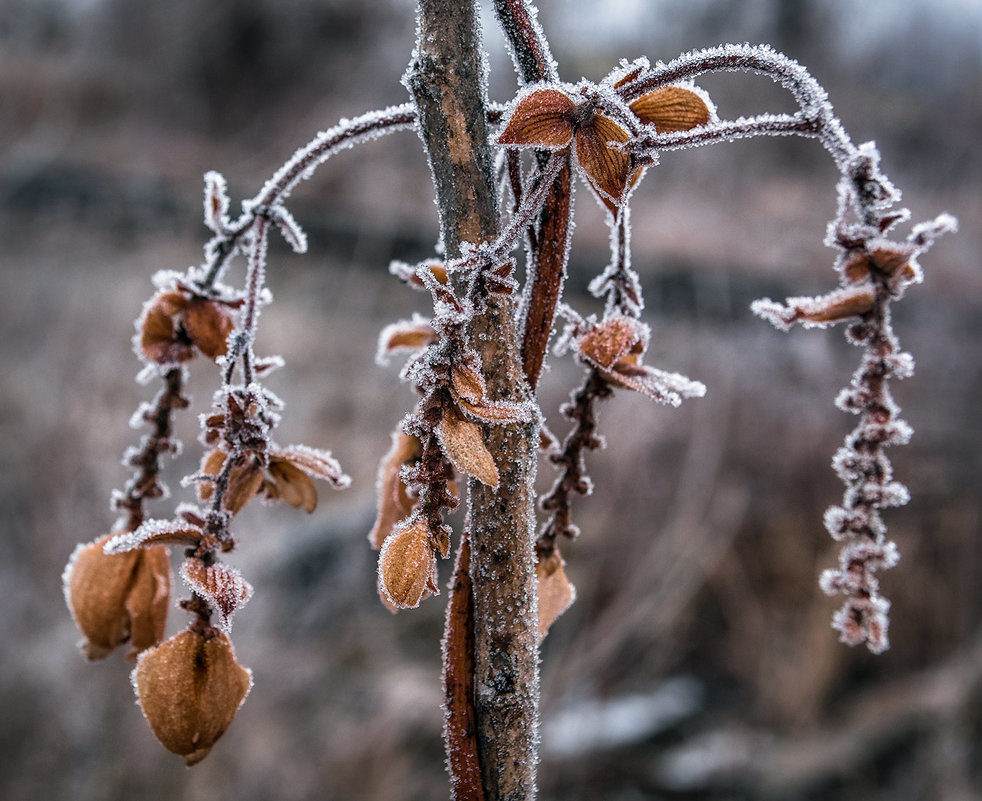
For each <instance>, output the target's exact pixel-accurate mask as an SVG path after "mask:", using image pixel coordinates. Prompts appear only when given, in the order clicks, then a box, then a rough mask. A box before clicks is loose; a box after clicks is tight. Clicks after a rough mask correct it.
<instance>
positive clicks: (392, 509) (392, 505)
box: [368, 431, 422, 550]
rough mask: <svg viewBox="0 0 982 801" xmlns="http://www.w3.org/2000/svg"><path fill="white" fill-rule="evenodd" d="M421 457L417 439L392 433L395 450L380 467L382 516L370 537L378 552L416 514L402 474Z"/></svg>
mask: <svg viewBox="0 0 982 801" xmlns="http://www.w3.org/2000/svg"><path fill="white" fill-rule="evenodd" d="M421 453H422V446H421V445H420V441H419V440H418V439H417V438H416V437H411V436H409V435H408V434H403V433H401V432H399V431H394V432H392V446H391V447H390V448H389V452H388V453H387V454H385V456H383V457H382V461H381V463H380V464H379V471H378V481H377V484H376V486H377V488H378V516H377V517H376V519H375V525H374V527H373V528H372V530H371V532H370V533H369V535H368V541H369V542H370V543H371V544H372V547H373V548H375V549H376V550H378V549H379V548H381V547H382V543H383V542H385V538H386V537H388V536H389V534H391V533H392V529H393V527H394V526H395V525H396V523H398V522H399V521H400V520H403V519H404V518H407V517H409V514H410V513H411V512H412V508H413V500H412V499H411V498H410V497H409V493H408V491H407V489H406V485H405V484H404V483H403V481H402V477H401V475H400V473H401V471H402V466H403V465H404V464H407V463H409V462H411V461H415V460H416V459H418V458H419V456H420V454H421Z"/></svg>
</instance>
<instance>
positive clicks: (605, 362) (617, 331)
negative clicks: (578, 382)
mask: <svg viewBox="0 0 982 801" xmlns="http://www.w3.org/2000/svg"><path fill="white" fill-rule="evenodd" d="M643 338H644V329H643V328H641V325H640V324H639V323H638V322H637V321H636V320H633V319H631V318H630V317H625V316H623V315H613V316H611V317H608V318H607V319H605V320H603V321H602V322H600V323H597V324H596V325H594V326H592V327H591V329H590V330H589V331H588V332H587V333H586V334H584V335H583V336H582V337H581V338H580V339H579V341H578V342H577V345H578V347H579V350H580V353H581V354H582V355H583V356H584V357H585V358H586V359H587V361H589V362H590V363H591V364H594V365H596V366H597V367H601V368H605V369H606V368H610V367H612V366H613V365H614V363H615V362H617V361H618V360H619V359H622V358H623V357H624V356H626V355H627V354H628V353H630V352H631V350H632V349H634V348H635V346H636V345H638V343H641V342H642V341H643Z"/></svg>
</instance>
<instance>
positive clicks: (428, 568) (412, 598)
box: [378, 517, 440, 609]
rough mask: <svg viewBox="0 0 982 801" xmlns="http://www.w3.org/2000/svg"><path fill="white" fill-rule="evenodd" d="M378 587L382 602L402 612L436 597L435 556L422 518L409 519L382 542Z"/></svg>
mask: <svg viewBox="0 0 982 801" xmlns="http://www.w3.org/2000/svg"><path fill="white" fill-rule="evenodd" d="M378 586H379V593H380V594H381V595H382V598H383V600H385V601H389V602H390V603H392V604H394V605H395V606H397V607H400V608H402V609H414V608H415V607H417V606H419V603H420V601H422V600H423V599H424V598H426V597H428V596H430V595H438V594H439V592H440V590H439V588H438V587H437V585H436V552H435V550H434V547H433V542H432V537H431V536H430V529H429V526H428V525H427V523H426V520H425V518H423V517H416V518H415V519H413V518H410V519H409V520H407V521H405V522H404V523H403V524H401V525H399V526H397V527H396V528H395V530H394V531H393V532H392V533H391V534H390V535H389V536H388V537H387V538H386V540H385V542H384V543H383V544H382V550H381V551H380V552H379V558H378Z"/></svg>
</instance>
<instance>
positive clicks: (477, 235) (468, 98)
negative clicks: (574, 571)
mask: <svg viewBox="0 0 982 801" xmlns="http://www.w3.org/2000/svg"><path fill="white" fill-rule="evenodd" d="M418 13H419V31H418V40H417V49H416V51H415V53H414V57H413V62H412V64H411V65H410V69H409V72H408V74H407V81H406V82H407V85H408V87H409V89H410V91H411V92H412V94H413V96H414V98H415V100H416V103H417V106H418V108H419V120H420V123H419V126H420V135H421V137H422V139H423V142H424V145H425V147H426V151H427V154H428V156H429V159H430V165H431V168H432V171H433V178H434V185H435V187H436V193H437V203H438V205H439V208H440V225H441V229H442V236H443V242H444V246H445V248H446V256H447V257H448V258H453V257H455V256H457V255H459V254H460V250H461V245H462V244H463V243H465V242H470V243H479V242H482V241H488V240H492V239H494V238H495V237H496V236H497V234H498V231H499V214H498V207H497V193H496V191H495V185H494V176H493V170H492V167H493V165H492V158H491V151H490V148H489V146H488V139H487V130H486V123H485V119H486V116H485V111H486V91H485V76H484V74H483V65H482V61H481V52H482V50H481V42H480V35H479V29H478V25H477V21H476V8H475V6H474V4H473V2H470V0H419V2H418ZM470 333H471V338H472V341H473V342H474V345H475V347H476V348H477V350H478V351H479V353H480V354H481V357H482V359H483V362H484V370H485V381H486V382H487V387H488V395H489V397H490V398H491V399H493V400H510V401H519V402H523V401H527V400H528V396H529V390H528V386H527V384H526V382H525V379H524V376H523V370H522V363H521V355H520V354H521V347H520V342H519V339H518V334H517V331H516V323H515V298H513V297H511V296H502V295H492V296H491V298H490V300H489V302H488V304H487V306H486V308H484V309H483V310H482V311H481V312H480V313H479V314H478V315H477V316H476V317H475V319H474V322H473V326H472V329H471V332H470ZM486 441H487V443H488V447H489V448H490V450H491V452H492V453H493V454H494V456H495V460H496V462H497V466H498V471H499V474H500V483H499V485H498V488H497V489H495V490H493V489H491V488H490V487H487V486H485V485H484V484H481V483H480V482H478V481H476V480H473V479H472V480H471V481H470V482H469V486H468V495H469V505H470V515H469V526H470V542H471V554H470V559H471V563H470V575H471V579H472V586H473V610H474V616H473V623H474V654H473V664H474V679H473V702H474V718H475V721H476V732H475V736H476V745H477V748H476V752H477V759H478V762H479V768H480V775H481V779H482V784H483V794H484V797H485V798H486V799H487V801H529V800H530V799H533V798H534V797H535V769H536V761H537V755H536V740H537V731H536V730H537V726H538V637H537V631H536V625H537V614H538V613H537V607H536V594H535V570H534V550H533V545H534V537H535V514H534V508H535V507H534V501H535V496H534V493H533V490H532V481H533V479H534V475H535V449H536V445H537V442H538V425H537V423H535V422H530V423H524V424H508V425H500V426H493V427H490V428H489V429H488V430H487V431H486Z"/></svg>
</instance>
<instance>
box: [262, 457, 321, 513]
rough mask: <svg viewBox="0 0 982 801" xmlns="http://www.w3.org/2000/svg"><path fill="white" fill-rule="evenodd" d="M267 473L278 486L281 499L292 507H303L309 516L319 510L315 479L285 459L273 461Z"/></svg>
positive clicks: (277, 490)
mask: <svg viewBox="0 0 982 801" xmlns="http://www.w3.org/2000/svg"><path fill="white" fill-rule="evenodd" d="M267 472H268V473H269V475H270V478H272V480H273V482H274V483H275V484H276V493H277V496H278V497H279V498H281V499H282V500H284V501H286V502H287V503H288V504H290V506H293V507H295V508H296V507H300V506H302V507H303V508H304V509H305V510H306V511H307V513H308V514H310V513H311V512H313V511H314V509H316V508H317V489H316V488H315V487H314V482H313V479H311V477H310V476H309V475H307V474H306V473H305V472H304V471H303V470H301V469H300V468H299V467H297V466H295V465H293V464H291V463H290V462H288V461H286V460H285V459H271V460H270V463H269V467H268V468H267Z"/></svg>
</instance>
